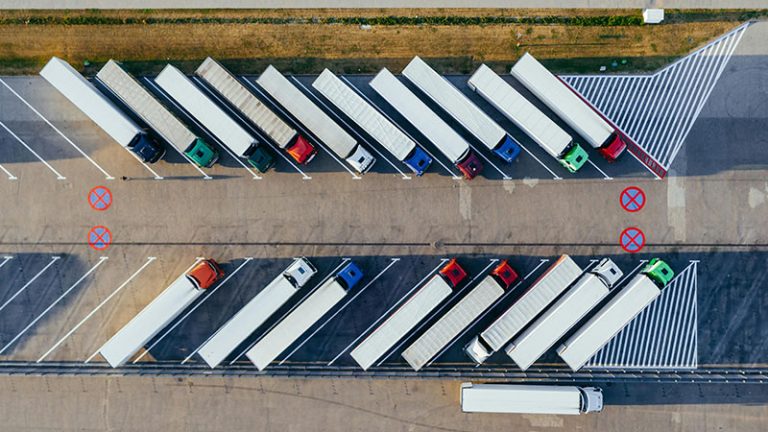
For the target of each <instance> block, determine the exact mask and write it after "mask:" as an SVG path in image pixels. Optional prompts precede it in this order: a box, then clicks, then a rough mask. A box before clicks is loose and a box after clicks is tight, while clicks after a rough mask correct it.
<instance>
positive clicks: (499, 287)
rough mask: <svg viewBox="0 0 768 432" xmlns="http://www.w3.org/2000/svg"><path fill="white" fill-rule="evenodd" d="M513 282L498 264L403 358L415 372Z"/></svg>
mask: <svg viewBox="0 0 768 432" xmlns="http://www.w3.org/2000/svg"><path fill="white" fill-rule="evenodd" d="M516 279H517V273H516V272H515V270H514V269H512V267H511V266H510V265H509V264H508V263H507V261H506V260H505V261H502V262H501V264H499V265H498V266H497V267H496V268H495V269H494V270H493V272H492V273H491V274H490V275H488V276H486V277H485V278H484V279H483V280H482V281H480V283H479V284H477V286H476V287H475V288H473V289H472V290H471V291H470V292H469V293H468V294H467V295H466V296H464V297H463V298H462V299H461V300H460V301H459V302H458V303H456V304H455V305H454V306H453V307H452V308H451V309H450V310H449V311H448V312H446V313H445V315H443V316H442V317H440V319H439V320H437V322H435V323H434V324H433V325H432V327H430V328H429V329H428V330H427V331H426V332H424V334H422V335H421V336H420V337H419V338H418V339H416V341H414V342H413V343H412V344H411V345H410V346H409V347H408V348H406V349H405V351H403V354H402V355H403V358H404V359H405V361H407V362H408V364H410V365H411V367H412V368H413V369H414V370H415V371H418V370H420V369H421V368H423V367H424V365H426V364H427V362H429V361H430V360H432V359H433V358H434V357H435V356H436V355H437V354H438V353H439V352H440V350H442V349H443V348H445V347H446V346H447V345H448V344H449V343H450V342H451V341H453V340H454V338H456V336H458V335H459V333H461V331H462V330H464V329H465V328H467V326H469V325H470V324H472V322H473V321H474V320H475V319H476V318H477V317H478V316H480V314H481V313H483V311H485V310H486V309H488V308H489V307H490V306H491V305H492V304H493V303H495V302H496V300H498V299H499V298H500V297H501V296H502V295H503V294H504V291H506V290H507V289H508V288H509V286H510V285H511V284H512V282H514V281H515V280H516Z"/></svg>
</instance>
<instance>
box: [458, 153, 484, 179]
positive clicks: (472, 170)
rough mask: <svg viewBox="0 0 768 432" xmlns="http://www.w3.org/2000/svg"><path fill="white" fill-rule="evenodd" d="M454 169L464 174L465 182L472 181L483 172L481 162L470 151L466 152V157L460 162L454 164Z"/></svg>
mask: <svg viewBox="0 0 768 432" xmlns="http://www.w3.org/2000/svg"><path fill="white" fill-rule="evenodd" d="M456 167H457V168H458V169H459V171H461V173H462V174H464V178H466V179H467V180H472V179H473V178H475V177H477V175H478V174H480V173H481V172H483V162H482V161H481V160H480V158H479V157H477V155H476V154H475V152H473V151H472V150H469V151H468V152H467V155H466V156H465V157H464V159H463V160H462V161H461V162H458V163H456Z"/></svg>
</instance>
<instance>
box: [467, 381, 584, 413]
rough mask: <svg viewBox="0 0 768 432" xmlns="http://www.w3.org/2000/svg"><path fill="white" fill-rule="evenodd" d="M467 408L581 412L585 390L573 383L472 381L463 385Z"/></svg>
mask: <svg viewBox="0 0 768 432" xmlns="http://www.w3.org/2000/svg"><path fill="white" fill-rule="evenodd" d="M461 410H462V411H464V412H487V413H520V414H566V415H567V414H572V415H573V414H580V413H581V392H580V391H579V389H578V388H577V387H572V386H567V387H566V386H532V385H508V384H469V383H465V384H463V385H462V387H461Z"/></svg>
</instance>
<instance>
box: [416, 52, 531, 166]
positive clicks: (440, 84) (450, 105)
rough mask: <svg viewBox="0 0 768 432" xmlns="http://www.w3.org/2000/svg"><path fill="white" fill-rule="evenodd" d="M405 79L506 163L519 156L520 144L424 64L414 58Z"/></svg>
mask: <svg viewBox="0 0 768 432" xmlns="http://www.w3.org/2000/svg"><path fill="white" fill-rule="evenodd" d="M403 76H404V77H406V78H408V80H409V81H410V82H412V83H413V84H414V85H415V86H416V87H418V88H419V90H421V91H422V92H424V93H425V94H426V95H427V96H429V97H430V98H431V99H432V100H433V101H435V103H436V104H438V105H439V106H440V108H442V109H443V110H444V111H445V112H447V113H448V114H450V115H451V117H453V119H454V120H456V121H457V122H458V123H459V124H460V125H462V126H464V129H466V130H468V131H469V132H470V133H471V134H472V135H473V136H474V137H475V138H477V139H478V141H480V142H481V143H483V145H485V146H486V147H488V149H489V150H491V151H493V152H494V153H495V154H496V155H497V156H498V157H500V158H501V159H503V160H504V161H505V162H512V161H514V160H515V158H517V156H518V155H519V154H520V144H519V143H518V142H517V141H515V139H514V138H512V136H511V135H509V134H508V133H507V132H506V131H505V130H504V129H502V128H501V126H499V125H498V124H497V123H496V122H495V121H493V120H492V119H491V118H490V117H489V116H488V114H486V113H485V112H484V111H483V110H481V109H480V108H478V106H477V105H475V104H474V103H472V101H470V100H469V98H467V97H466V96H465V95H464V93H462V92H461V90H459V89H457V88H456V87H455V86H453V84H451V83H450V82H448V80H447V79H445V78H444V77H443V76H441V75H440V74H438V73H437V72H435V70H434V69H432V68H431V67H429V65H428V64H427V63H426V62H424V60H422V59H420V58H419V57H414V58H413V60H411V62H410V63H408V66H406V67H405V69H403Z"/></svg>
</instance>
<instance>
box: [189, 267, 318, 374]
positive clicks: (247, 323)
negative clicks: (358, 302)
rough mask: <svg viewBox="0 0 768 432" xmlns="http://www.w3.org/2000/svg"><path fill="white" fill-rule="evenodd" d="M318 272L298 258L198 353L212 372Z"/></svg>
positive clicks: (217, 332) (219, 330)
mask: <svg viewBox="0 0 768 432" xmlns="http://www.w3.org/2000/svg"><path fill="white" fill-rule="evenodd" d="M316 273H317V269H315V267H314V266H313V265H312V263H311V262H309V260H307V259H306V258H296V260H294V261H293V262H292V263H291V265H290V266H288V268H287V269H285V271H283V272H282V273H280V275H278V276H277V277H276V278H275V279H274V280H273V281H272V282H270V283H269V285H267V286H266V287H265V288H264V289H263V290H261V291H260V292H259V293H258V294H257V295H256V296H255V297H254V298H252V299H251V301H249V302H248V303H246V304H245V306H243V307H242V309H240V310H239V311H238V312H237V313H236V314H235V315H234V316H233V317H232V318H230V319H229V321H227V322H226V323H225V324H224V325H223V326H221V328H219V329H218V330H217V331H216V333H214V334H213V336H211V337H210V338H209V339H208V340H207V341H206V342H205V344H203V346H202V347H201V348H200V351H198V354H200V357H202V358H203V360H205V362H206V363H207V364H208V366H210V367H211V368H215V367H216V366H218V365H219V364H221V362H222V361H224V359H225V358H226V357H227V356H228V355H230V354H231V353H232V351H234V350H235V348H237V347H238V346H239V345H240V344H241V343H243V341H245V339H246V338H248V336H250V335H251V334H252V333H253V332H255V331H256V330H257V329H258V328H259V327H260V326H261V325H262V324H264V322H265V321H266V320H267V319H269V317H271V316H272V315H274V314H275V312H277V310H278V309H280V307H282V306H283V305H284V304H285V303H286V302H287V301H288V300H289V299H290V298H291V297H293V295H294V294H296V293H297V292H299V290H300V289H301V288H302V287H303V286H305V285H306V284H307V282H309V280H310V279H311V278H312V276H314V275H315V274H316Z"/></svg>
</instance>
